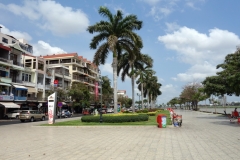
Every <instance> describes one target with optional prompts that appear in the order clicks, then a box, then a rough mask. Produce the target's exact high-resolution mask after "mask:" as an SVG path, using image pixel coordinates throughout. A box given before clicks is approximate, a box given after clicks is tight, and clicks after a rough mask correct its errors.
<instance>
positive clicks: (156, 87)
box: [147, 76, 162, 106]
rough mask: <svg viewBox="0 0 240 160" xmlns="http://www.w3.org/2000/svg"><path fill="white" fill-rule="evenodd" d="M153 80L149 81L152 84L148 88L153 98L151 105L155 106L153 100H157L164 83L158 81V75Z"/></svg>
mask: <svg viewBox="0 0 240 160" xmlns="http://www.w3.org/2000/svg"><path fill="white" fill-rule="evenodd" d="M152 80H153V81H152V82H149V83H151V85H149V88H147V90H148V93H149V94H150V98H151V106H153V101H155V100H156V99H157V97H158V96H159V95H161V94H162V92H161V91H160V87H161V86H162V84H161V83H158V82H157V81H158V79H157V77H156V76H154V78H153V79H152Z"/></svg>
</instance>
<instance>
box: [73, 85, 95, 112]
mask: <svg viewBox="0 0 240 160" xmlns="http://www.w3.org/2000/svg"><path fill="white" fill-rule="evenodd" d="M68 95H69V96H71V97H72V100H73V102H74V103H73V106H74V107H76V106H81V107H83V108H84V107H89V106H90V98H91V94H90V92H89V89H88V87H87V86H86V85H85V84H83V83H80V82H73V83H72V87H71V89H70V90H69V92H68Z"/></svg>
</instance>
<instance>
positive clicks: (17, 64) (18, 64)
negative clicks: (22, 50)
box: [13, 61, 23, 67]
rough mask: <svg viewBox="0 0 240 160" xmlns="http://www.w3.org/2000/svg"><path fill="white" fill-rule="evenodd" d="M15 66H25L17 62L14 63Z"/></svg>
mask: <svg viewBox="0 0 240 160" xmlns="http://www.w3.org/2000/svg"><path fill="white" fill-rule="evenodd" d="M13 65H16V66H20V67H23V64H22V63H20V62H17V61H13Z"/></svg>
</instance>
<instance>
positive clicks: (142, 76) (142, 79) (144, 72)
mask: <svg viewBox="0 0 240 160" xmlns="http://www.w3.org/2000/svg"><path fill="white" fill-rule="evenodd" d="M147 59H148V58H147ZM148 60H149V61H151V60H150V59H148ZM151 63H152V61H151ZM149 64H150V63H149ZM151 67H152V65H150V66H146V67H144V69H139V70H138V71H137V73H136V74H137V75H138V76H139V78H138V80H137V81H136V83H137V84H138V89H139V90H140V91H141V98H142V99H141V101H142V106H143V97H144V94H143V88H144V86H146V82H147V81H148V78H149V76H151V75H153V74H155V71H153V70H152V68H151ZM145 97H146V96H145ZM147 98H148V97H147Z"/></svg>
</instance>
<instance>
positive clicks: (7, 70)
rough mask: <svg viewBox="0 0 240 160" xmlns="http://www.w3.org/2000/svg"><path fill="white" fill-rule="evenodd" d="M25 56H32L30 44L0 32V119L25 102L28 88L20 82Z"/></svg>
mask: <svg viewBox="0 0 240 160" xmlns="http://www.w3.org/2000/svg"><path fill="white" fill-rule="evenodd" d="M26 54H28V55H32V46H31V45H30V44H28V43H27V42H26V41H25V40H23V39H19V40H18V39H16V38H14V37H13V36H10V35H7V34H3V33H1V32H0V93H1V94H0V118H2V117H3V115H4V114H5V113H6V112H8V111H10V110H11V109H13V108H14V109H15V108H20V105H22V104H24V103H25V102H26V100H27V92H28V88H26V87H25V86H24V84H23V81H22V77H23V75H25V74H24V71H25V69H24V65H23V62H24V57H25V55H26ZM28 78H29V77H28ZM24 79H25V76H24Z"/></svg>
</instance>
